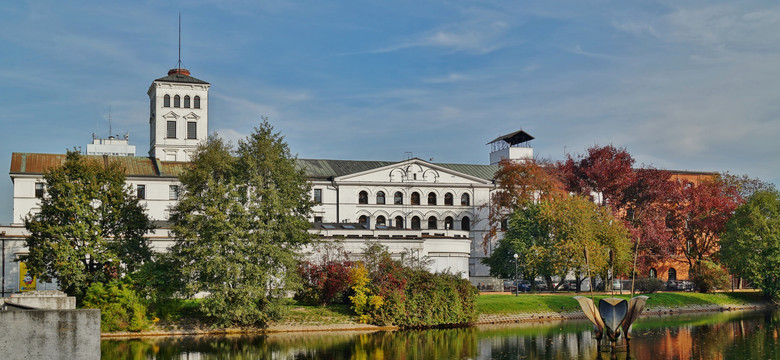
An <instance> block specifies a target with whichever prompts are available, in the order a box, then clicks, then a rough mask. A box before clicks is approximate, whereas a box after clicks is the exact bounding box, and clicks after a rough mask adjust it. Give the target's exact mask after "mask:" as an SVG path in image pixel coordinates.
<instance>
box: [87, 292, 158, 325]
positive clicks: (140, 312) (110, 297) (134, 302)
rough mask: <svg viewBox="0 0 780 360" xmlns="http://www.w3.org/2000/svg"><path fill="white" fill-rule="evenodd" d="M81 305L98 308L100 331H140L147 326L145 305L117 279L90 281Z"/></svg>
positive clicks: (148, 322)
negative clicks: (106, 282)
mask: <svg viewBox="0 0 780 360" xmlns="http://www.w3.org/2000/svg"><path fill="white" fill-rule="evenodd" d="M82 307H85V308H90V309H100V331H103V332H110V331H134V332H135V331H141V330H144V329H146V328H148V327H149V325H150V323H151V322H150V321H149V320H148V319H147V318H146V305H145V304H144V303H143V301H142V300H141V298H140V297H139V296H138V294H136V292H135V290H133V289H132V287H130V286H127V285H125V284H122V283H120V282H118V281H112V282H110V283H109V284H107V285H104V284H103V283H99V282H96V283H92V284H91V285H90V286H89V287H88V288H87V291H86V294H85V295H84V300H83V301H82Z"/></svg>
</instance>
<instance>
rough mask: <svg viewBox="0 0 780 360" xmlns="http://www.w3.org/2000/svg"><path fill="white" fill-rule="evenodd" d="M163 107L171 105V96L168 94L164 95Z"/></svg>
mask: <svg viewBox="0 0 780 360" xmlns="http://www.w3.org/2000/svg"><path fill="white" fill-rule="evenodd" d="M163 107H171V96H170V95H168V94H165V96H163Z"/></svg>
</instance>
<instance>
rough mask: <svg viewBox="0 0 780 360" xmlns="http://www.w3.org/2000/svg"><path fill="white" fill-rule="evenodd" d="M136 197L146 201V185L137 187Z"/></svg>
mask: <svg viewBox="0 0 780 360" xmlns="http://www.w3.org/2000/svg"><path fill="white" fill-rule="evenodd" d="M135 197H137V198H139V199H141V200H143V199H146V185H138V186H136V187H135Z"/></svg>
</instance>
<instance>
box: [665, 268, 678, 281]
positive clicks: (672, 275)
mask: <svg viewBox="0 0 780 360" xmlns="http://www.w3.org/2000/svg"><path fill="white" fill-rule="evenodd" d="M667 280H669V281H677V270H675V269H674V268H669V278H668V279H667Z"/></svg>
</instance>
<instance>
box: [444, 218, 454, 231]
mask: <svg viewBox="0 0 780 360" xmlns="http://www.w3.org/2000/svg"><path fill="white" fill-rule="evenodd" d="M454 224H455V220H454V219H453V218H452V216H447V217H446V218H445V219H444V228H445V229H447V230H452V229H453V228H454V226H453V225H454Z"/></svg>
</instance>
